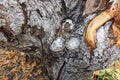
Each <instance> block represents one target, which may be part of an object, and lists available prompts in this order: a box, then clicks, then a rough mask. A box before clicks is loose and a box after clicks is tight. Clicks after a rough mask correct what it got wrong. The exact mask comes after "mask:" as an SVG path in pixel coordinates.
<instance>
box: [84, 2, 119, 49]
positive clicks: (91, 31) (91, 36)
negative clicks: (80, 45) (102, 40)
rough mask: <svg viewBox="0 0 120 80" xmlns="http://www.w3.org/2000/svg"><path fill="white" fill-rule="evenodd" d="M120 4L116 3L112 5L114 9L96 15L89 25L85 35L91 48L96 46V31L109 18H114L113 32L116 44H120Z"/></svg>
mask: <svg viewBox="0 0 120 80" xmlns="http://www.w3.org/2000/svg"><path fill="white" fill-rule="evenodd" d="M119 5H120V4H115V5H114V6H112V8H113V9H111V10H106V11H104V12H102V13H101V14H100V15H98V16H97V17H95V18H94V19H93V20H92V21H91V22H90V23H89V25H88V27H87V30H86V35H85V40H86V42H87V43H88V45H89V46H90V50H93V49H95V48H96V31H97V30H98V29H99V28H100V27H101V26H102V25H103V24H104V23H106V22H107V21H108V20H110V19H112V18H114V19H115V21H114V24H113V32H114V35H115V37H116V39H115V44H116V45H120V37H119V35H120V31H119V22H120V20H119V13H118V12H119V10H120V6H119Z"/></svg>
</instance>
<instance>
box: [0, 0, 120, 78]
mask: <svg viewBox="0 0 120 80" xmlns="http://www.w3.org/2000/svg"><path fill="white" fill-rule="evenodd" d="M86 1H87V0H0V47H1V48H6V47H8V48H10V49H16V50H20V51H24V52H26V53H29V54H30V55H31V56H35V57H38V58H39V59H40V60H42V62H43V63H44V64H45V67H46V69H47V74H48V76H49V79H50V80H89V79H90V77H91V75H92V72H93V71H94V70H97V69H103V68H106V67H107V66H109V65H110V64H112V63H113V62H114V61H115V60H117V59H118V58H119V57H120V54H119V52H120V49H119V48H118V47H116V46H115V45H113V44H112V41H113V40H112V34H111V32H110V31H111V24H112V22H113V21H112V20H111V21H108V22H106V23H105V24H104V25H103V26H102V27H101V28H100V29H99V30H98V31H97V37H96V46H97V48H96V49H94V50H93V52H92V53H90V52H89V49H88V46H87V44H86V43H85V40H84V34H85V29H86V27H87V25H88V23H89V22H90V21H91V19H93V18H94V17H95V16H97V15H98V13H99V12H100V10H99V9H98V7H99V4H98V3H99V2H100V1H101V0H93V2H95V1H96V4H95V5H94V6H95V9H93V10H91V11H92V12H94V11H95V10H96V9H97V10H99V12H95V13H91V14H88V15H84V16H83V14H84V13H83V12H85V11H84V9H85V4H88V3H86ZM103 1H104V0H103ZM91 4H93V3H92V2H91ZM86 7H89V6H86ZM87 11H88V10H87ZM87 11H86V13H89V11H88V12H87Z"/></svg>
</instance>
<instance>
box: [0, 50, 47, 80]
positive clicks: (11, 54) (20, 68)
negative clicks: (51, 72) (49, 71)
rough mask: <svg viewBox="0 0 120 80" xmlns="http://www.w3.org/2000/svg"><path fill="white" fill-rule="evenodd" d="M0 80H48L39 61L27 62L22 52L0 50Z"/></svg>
mask: <svg viewBox="0 0 120 80" xmlns="http://www.w3.org/2000/svg"><path fill="white" fill-rule="evenodd" d="M0 80H48V78H47V76H46V75H45V74H44V73H43V72H42V69H41V64H40V62H39V60H37V59H35V58H32V59H31V60H30V59H29V60H27V57H26V54H25V53H24V52H19V51H15V50H10V51H8V50H5V49H4V50H3V49H0Z"/></svg>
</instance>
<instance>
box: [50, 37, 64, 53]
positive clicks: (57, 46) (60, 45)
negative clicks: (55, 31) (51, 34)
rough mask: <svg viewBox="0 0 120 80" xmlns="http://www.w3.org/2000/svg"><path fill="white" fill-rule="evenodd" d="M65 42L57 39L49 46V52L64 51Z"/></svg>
mask: <svg viewBox="0 0 120 80" xmlns="http://www.w3.org/2000/svg"><path fill="white" fill-rule="evenodd" d="M64 43H65V40H64V39H63V38H62V37H58V38H57V39H56V40H54V41H53V43H52V45H51V46H50V50H51V51H55V52H57V51H61V50H63V49H64V47H65V46H64Z"/></svg>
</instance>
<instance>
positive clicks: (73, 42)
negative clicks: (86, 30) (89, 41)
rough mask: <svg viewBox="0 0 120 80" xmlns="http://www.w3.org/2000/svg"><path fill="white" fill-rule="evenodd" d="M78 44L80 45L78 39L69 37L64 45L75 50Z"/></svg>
mask: <svg viewBox="0 0 120 80" xmlns="http://www.w3.org/2000/svg"><path fill="white" fill-rule="evenodd" d="M79 46H80V40H79V39H78V38H75V37H72V38H70V39H69V40H68V41H67V43H66V47H67V49H69V50H75V49H77V48H79Z"/></svg>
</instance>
